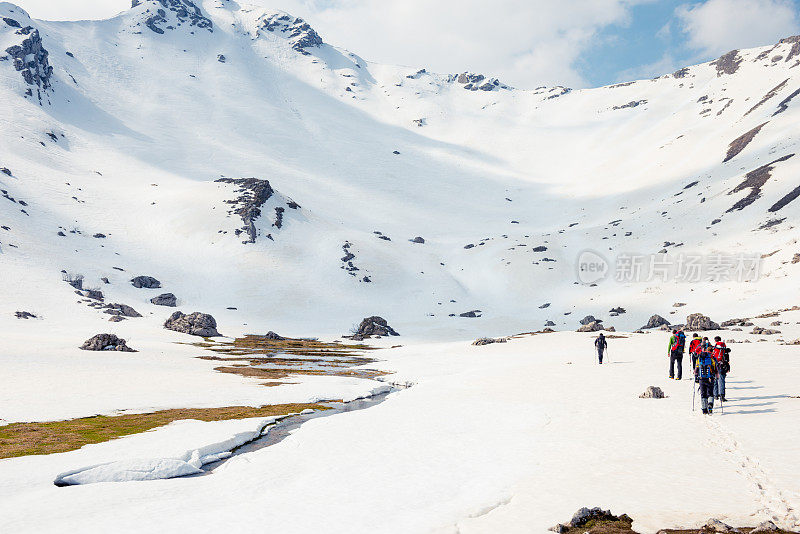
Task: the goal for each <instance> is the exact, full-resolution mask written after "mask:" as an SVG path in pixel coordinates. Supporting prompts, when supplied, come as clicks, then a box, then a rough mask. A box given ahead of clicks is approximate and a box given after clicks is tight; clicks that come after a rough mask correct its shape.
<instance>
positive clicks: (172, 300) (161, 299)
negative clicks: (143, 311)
mask: <svg viewBox="0 0 800 534" xmlns="http://www.w3.org/2000/svg"><path fill="white" fill-rule="evenodd" d="M150 302H152V303H153V304H155V305H156V306H169V307H170V308H174V307H175V306H177V305H178V299H177V298H176V297H175V295H173V294H172V293H162V294H160V295H159V296H157V297H153V298H151V299H150Z"/></svg>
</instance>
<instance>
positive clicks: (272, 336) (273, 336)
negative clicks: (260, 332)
mask: <svg viewBox="0 0 800 534" xmlns="http://www.w3.org/2000/svg"><path fill="white" fill-rule="evenodd" d="M264 339H269V340H271V341H285V340H286V338H285V337H283V336H281V335H278V334H276V333H275V332H273V331H272V330H270V331H269V332H267V333H266V334H265V335H264Z"/></svg>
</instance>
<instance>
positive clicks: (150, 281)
mask: <svg viewBox="0 0 800 534" xmlns="http://www.w3.org/2000/svg"><path fill="white" fill-rule="evenodd" d="M131 284H133V287H136V288H140V289H141V288H144V289H158V288H159V287H161V282H159V281H158V280H156V279H155V278H153V277H152V276H137V277H136V278H133V279H132V280H131Z"/></svg>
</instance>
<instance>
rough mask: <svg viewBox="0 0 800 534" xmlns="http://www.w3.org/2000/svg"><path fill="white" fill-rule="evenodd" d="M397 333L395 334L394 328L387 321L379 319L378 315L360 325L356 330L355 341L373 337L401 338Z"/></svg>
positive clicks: (367, 318) (366, 319)
mask: <svg viewBox="0 0 800 534" xmlns="http://www.w3.org/2000/svg"><path fill="white" fill-rule="evenodd" d="M399 335H400V334H398V333H397V332H395V330H394V328H392V327H391V326H389V324H388V323H387V322H386V319H384V318H383V317H378V316H377V315H373V316H372V317H366V318H365V319H364V320H362V321H361V323H360V324H359V325H358V329H357V330H356V333H355V335H354V336H353V339H359V340H360V339H366V338H368V337H371V336H399Z"/></svg>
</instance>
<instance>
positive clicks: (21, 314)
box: [14, 311, 36, 319]
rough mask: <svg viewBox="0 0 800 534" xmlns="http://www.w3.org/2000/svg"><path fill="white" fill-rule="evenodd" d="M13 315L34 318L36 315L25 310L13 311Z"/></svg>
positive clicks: (18, 317) (20, 317)
mask: <svg viewBox="0 0 800 534" xmlns="http://www.w3.org/2000/svg"><path fill="white" fill-rule="evenodd" d="M14 317H16V318H17V319H36V316H35V315H34V314H32V313H31V312H26V311H18V312H14Z"/></svg>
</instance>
